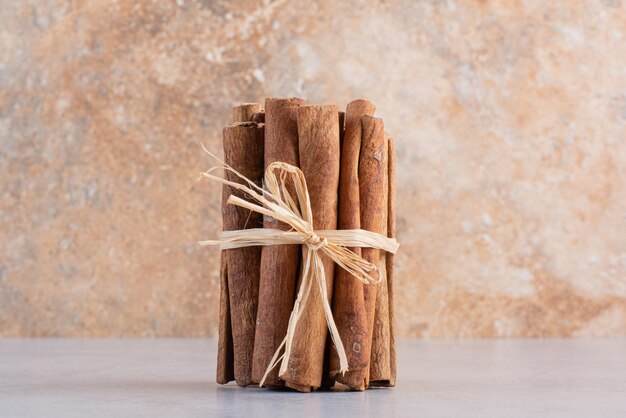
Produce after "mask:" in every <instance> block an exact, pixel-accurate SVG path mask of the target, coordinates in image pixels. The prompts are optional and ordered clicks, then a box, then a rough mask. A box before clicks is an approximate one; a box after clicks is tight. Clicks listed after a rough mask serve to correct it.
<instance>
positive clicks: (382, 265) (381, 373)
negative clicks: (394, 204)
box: [369, 134, 391, 386]
mask: <svg viewBox="0 0 626 418" xmlns="http://www.w3.org/2000/svg"><path fill="white" fill-rule="evenodd" d="M388 138H389V136H388V135H387V134H385V143H384V145H383V147H384V149H385V150H388V144H389V141H388ZM382 165H383V171H382V175H383V185H384V187H383V202H382V210H383V212H382V215H383V216H382V223H383V228H382V231H381V233H382V234H383V235H385V236H386V235H387V231H388V213H389V160H388V152H385V153H384V155H383V163H382ZM378 268H379V275H378V277H379V278H380V281H381V282H380V285H379V286H378V291H377V293H376V308H375V313H374V331H373V334H372V355H371V358H370V377H369V379H370V386H388V385H389V382H390V380H391V326H390V321H389V288H388V282H387V280H388V278H387V253H386V252H384V251H380V257H379V264H378Z"/></svg>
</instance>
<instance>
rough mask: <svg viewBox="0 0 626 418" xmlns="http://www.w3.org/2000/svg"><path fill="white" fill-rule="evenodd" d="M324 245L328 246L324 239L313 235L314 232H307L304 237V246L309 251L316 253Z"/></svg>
mask: <svg viewBox="0 0 626 418" xmlns="http://www.w3.org/2000/svg"><path fill="white" fill-rule="evenodd" d="M326 245H328V240H327V239H326V237H320V236H319V235H317V234H316V233H315V231H312V232H309V233H308V234H307V235H306V246H307V247H309V249H310V250H313V251H318V250H321V249H322V248H324V247H325V246H326Z"/></svg>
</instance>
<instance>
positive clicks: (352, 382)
mask: <svg viewBox="0 0 626 418" xmlns="http://www.w3.org/2000/svg"><path fill="white" fill-rule="evenodd" d="M375 110H376V107H375V106H374V104H372V103H371V102H369V101H367V100H354V101H352V102H350V103H349V104H348V106H347V108H346V113H345V129H344V138H343V144H342V150H341V176H340V182H339V223H338V228H339V229H357V228H361V215H360V214H361V207H360V193H359V181H360V179H359V156H360V154H361V135H362V125H361V117H362V116H366V115H369V116H371V115H373V114H374V112H375ZM350 249H351V250H352V251H354V252H355V253H356V254H357V255H361V248H350ZM364 286H366V285H363V284H362V283H361V282H359V281H358V280H356V279H355V278H354V277H352V276H351V275H350V273H348V272H347V271H346V270H344V269H341V268H339V269H337V271H336V276H335V287H334V299H333V316H334V318H335V322H336V324H337V328H338V329H339V335H340V336H341V340H342V341H343V344H344V347H345V348H346V354H347V356H348V368H349V371H348V372H347V373H345V374H340V373H339V358H338V356H337V352H336V351H335V350H334V349H333V350H331V358H330V370H329V373H330V375H331V376H332V377H334V378H335V379H336V380H337V381H338V382H341V383H343V384H345V385H347V386H349V387H351V388H352V389H358V390H364V389H365V387H366V385H365V382H366V380H367V379H366V378H365V374H366V373H367V367H368V364H369V361H370V356H369V351H368V352H366V351H365V346H366V342H367V335H368V329H369V328H368V320H367V311H366V308H365V297H364V293H363V292H364V290H363V287H364Z"/></svg>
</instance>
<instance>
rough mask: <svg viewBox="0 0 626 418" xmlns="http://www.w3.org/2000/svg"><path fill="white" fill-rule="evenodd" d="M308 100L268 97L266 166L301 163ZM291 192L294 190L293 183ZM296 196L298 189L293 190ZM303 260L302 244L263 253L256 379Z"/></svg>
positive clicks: (280, 333)
mask: <svg viewBox="0 0 626 418" xmlns="http://www.w3.org/2000/svg"><path fill="white" fill-rule="evenodd" d="M303 104H304V100H302V99H299V98H292V99H267V100H266V101H265V157H264V159H265V166H266V167H267V166H269V165H270V164H271V163H273V162H275V161H283V162H286V163H288V164H291V165H294V166H296V167H298V166H299V151H298V126H297V120H296V110H297V109H298V107H300V106H301V105H303ZM289 191H290V193H294V190H293V188H292V187H289ZM293 195H294V196H295V193H294V194H293ZM263 225H264V227H265V228H278V229H283V230H287V229H289V227H288V226H287V225H285V224H283V223H282V222H278V221H276V220H274V219H270V218H265V219H264V222H263ZM299 260H300V246H299V245H274V246H266V247H263V249H262V254H261V277H260V284H259V308H258V315H257V328H256V336H255V343H254V355H253V366H252V377H253V380H254V381H256V382H259V381H260V380H261V378H262V377H263V374H264V373H265V370H266V369H267V367H268V365H269V364H270V361H271V359H272V356H273V355H274V353H275V352H276V350H277V349H278V347H279V346H280V343H281V342H282V340H283V338H284V337H285V334H286V333H287V325H288V323H289V316H290V314H291V309H292V308H293V301H294V289H295V286H296V281H297V277H298V266H299ZM265 385H266V386H268V387H275V388H276V387H282V386H284V382H283V381H282V380H281V379H279V377H278V367H276V368H274V369H273V370H272V371H271V372H270V373H269V375H268V376H267V378H266V380H265Z"/></svg>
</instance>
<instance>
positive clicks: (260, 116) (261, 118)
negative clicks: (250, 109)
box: [252, 111, 265, 123]
mask: <svg viewBox="0 0 626 418" xmlns="http://www.w3.org/2000/svg"><path fill="white" fill-rule="evenodd" d="M252 122H256V123H265V112H264V111H260V112H256V113H255V114H254V115H252Z"/></svg>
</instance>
